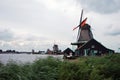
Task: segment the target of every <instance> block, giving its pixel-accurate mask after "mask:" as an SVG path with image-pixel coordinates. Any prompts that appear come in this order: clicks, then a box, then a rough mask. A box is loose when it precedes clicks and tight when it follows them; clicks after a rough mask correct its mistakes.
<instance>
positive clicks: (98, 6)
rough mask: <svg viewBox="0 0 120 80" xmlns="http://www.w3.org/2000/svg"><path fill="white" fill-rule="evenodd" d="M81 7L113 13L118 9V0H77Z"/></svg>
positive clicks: (119, 7)
mask: <svg viewBox="0 0 120 80" xmlns="http://www.w3.org/2000/svg"><path fill="white" fill-rule="evenodd" d="M77 2H79V3H80V5H81V6H82V8H84V9H87V10H90V11H95V12H98V13H103V14H105V13H114V12H118V11H120V0H77Z"/></svg>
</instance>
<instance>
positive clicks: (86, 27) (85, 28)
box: [81, 24, 91, 30]
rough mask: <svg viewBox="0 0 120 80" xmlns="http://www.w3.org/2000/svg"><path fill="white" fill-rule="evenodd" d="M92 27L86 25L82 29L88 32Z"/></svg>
mask: <svg viewBox="0 0 120 80" xmlns="http://www.w3.org/2000/svg"><path fill="white" fill-rule="evenodd" d="M90 28H91V26H90V25H89V24H85V25H84V26H83V27H81V29H84V30H87V29H90Z"/></svg>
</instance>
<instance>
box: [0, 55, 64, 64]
mask: <svg viewBox="0 0 120 80" xmlns="http://www.w3.org/2000/svg"><path fill="white" fill-rule="evenodd" d="M49 56H52V57H54V58H57V59H60V60H63V55H46V54H0V62H2V63H3V64H6V63H8V62H9V61H15V62H17V63H27V62H29V63H32V62H34V61H35V60H37V59H45V58H47V57H49Z"/></svg>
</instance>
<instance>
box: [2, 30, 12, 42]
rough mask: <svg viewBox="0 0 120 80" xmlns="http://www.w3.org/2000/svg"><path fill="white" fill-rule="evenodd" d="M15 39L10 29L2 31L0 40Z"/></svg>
mask: <svg viewBox="0 0 120 80" xmlns="http://www.w3.org/2000/svg"><path fill="white" fill-rule="evenodd" d="M13 39H14V33H13V32H12V31H10V30H8V29H4V30H0V40H4V41H10V40H13Z"/></svg>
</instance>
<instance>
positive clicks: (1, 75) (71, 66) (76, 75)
mask: <svg viewBox="0 0 120 80" xmlns="http://www.w3.org/2000/svg"><path fill="white" fill-rule="evenodd" d="M0 80H120V54H113V55H108V56H103V57H80V58H79V59H78V60H77V61H75V62H74V61H72V62H71V61H60V60H57V59H55V58H52V57H48V58H47V59H39V60H36V61H35V62H34V63H26V64H17V63H16V62H14V61H11V62H9V63H7V64H6V65H3V64H2V63H0Z"/></svg>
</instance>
